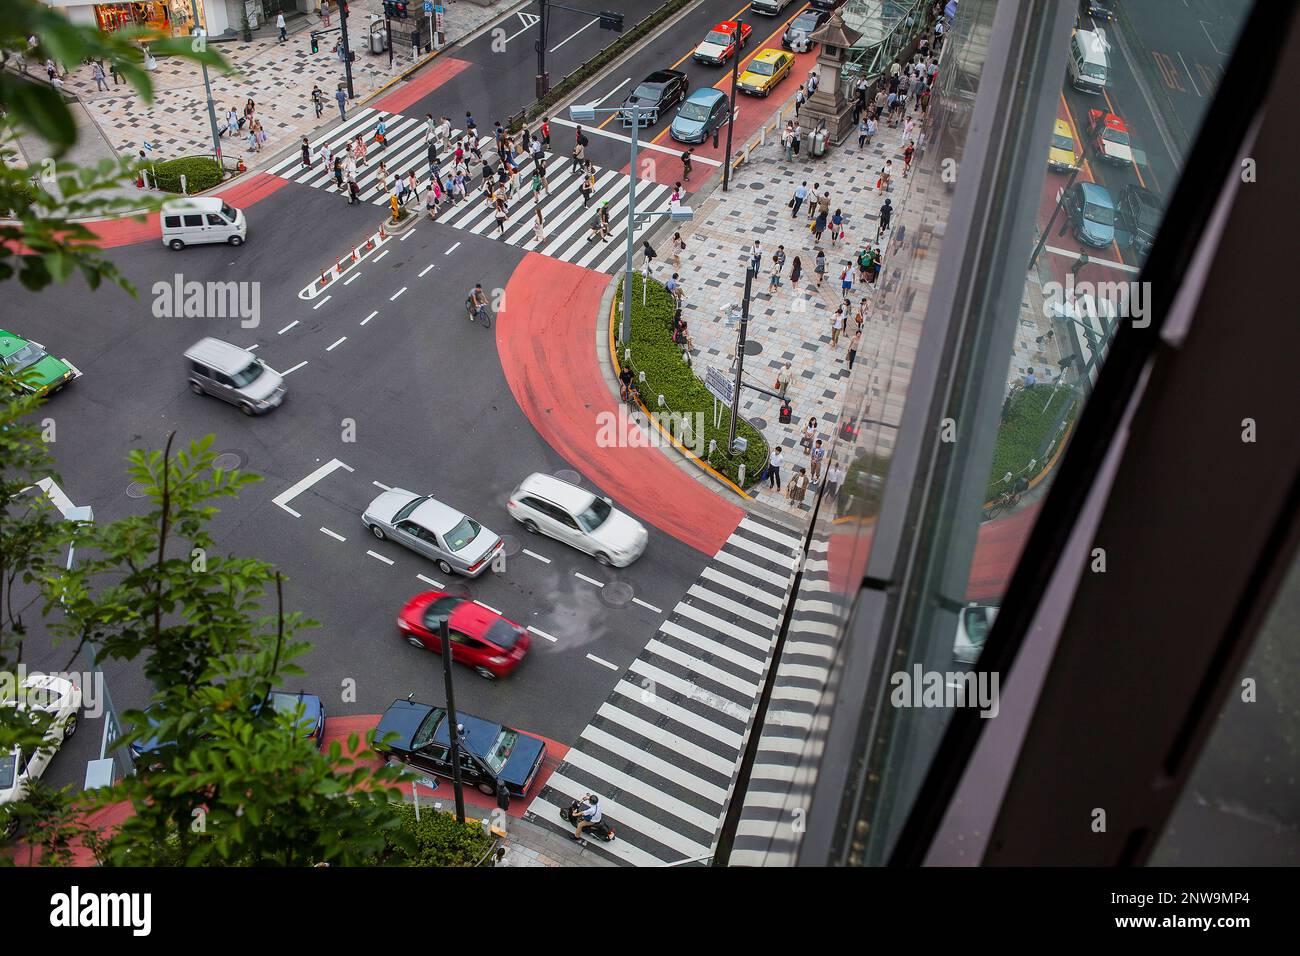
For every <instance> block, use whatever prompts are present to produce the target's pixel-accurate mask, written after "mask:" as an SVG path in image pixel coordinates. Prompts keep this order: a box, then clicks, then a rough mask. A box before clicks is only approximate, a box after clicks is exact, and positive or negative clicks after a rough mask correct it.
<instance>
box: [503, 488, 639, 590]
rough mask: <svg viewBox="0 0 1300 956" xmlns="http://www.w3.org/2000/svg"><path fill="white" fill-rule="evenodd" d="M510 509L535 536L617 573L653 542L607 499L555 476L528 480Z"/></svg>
mask: <svg viewBox="0 0 1300 956" xmlns="http://www.w3.org/2000/svg"><path fill="white" fill-rule="evenodd" d="M506 508H507V509H508V510H509V512H510V517H512V518H514V519H515V520H516V521H518V522H519V523H520V524H522V525H523V526H524V527H525V528H527V529H528V530H529V531H531V532H533V533H534V534H547V535H550V536H551V537H552V538H556V539H557V540H560V541H563V542H564V543H565V544H569V545H572V546H573V547H575V548H577V549H578V550H579V551H586V552H587V553H588V554H590V555H592V556H593V557H594V558H595V559H596V560H597V561H599V562H600V563H601V564H612V565H614V566H615V567H618V568H624V567H627V566H628V565H629V564H631V563H632V562H633V561H635V560H636V559H637V558H639V557H641V553H642V552H643V551H645V546H646V541H647V540H648V539H649V535H647V534H646V530H645V528H643V527H642V526H641V523H640V522H639V521H637V520H636V519H635V518H632V517H629V516H628V515H625V514H624V513H623V512H621V511H619V510H618V509H617V508H615V507H614V506H613V503H612V502H611V501H610V500H609V499H608V498H600V497H597V496H596V495H594V494H592V493H591V492H589V491H584V490H583V489H581V488H579V487H578V486H577V485H571V484H569V483H568V482H567V481H561V480H560V479H559V478H555V477H552V476H551V475H543V474H540V473H537V474H532V475H529V476H528V477H527V478H525V479H524V480H523V481H521V482H520V483H519V487H518V488H516V489H515V490H514V491H513V492H512V493H511V495H510V500H509V501H508V502H506Z"/></svg>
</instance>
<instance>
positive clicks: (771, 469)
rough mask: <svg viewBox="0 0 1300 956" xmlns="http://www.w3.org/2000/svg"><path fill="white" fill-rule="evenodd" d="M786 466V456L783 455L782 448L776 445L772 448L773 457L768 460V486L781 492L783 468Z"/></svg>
mask: <svg viewBox="0 0 1300 956" xmlns="http://www.w3.org/2000/svg"><path fill="white" fill-rule="evenodd" d="M784 464H785V456H784V455H782V454H781V446H780V445H776V446H774V447H773V448H772V454H771V457H769V458H768V459H767V486H768V487H769V488H775V489H776V490H777V491H780V490H781V466H782V465H784Z"/></svg>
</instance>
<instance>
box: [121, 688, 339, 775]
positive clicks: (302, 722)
mask: <svg viewBox="0 0 1300 956" xmlns="http://www.w3.org/2000/svg"><path fill="white" fill-rule="evenodd" d="M270 703H271V709H272V710H273V711H274V712H275V713H277V714H285V715H288V716H290V717H292V716H293V715H295V714H298V715H299V717H298V726H299V727H300V728H301V732H302V736H304V737H306V738H307V739H309V740H310V741H311V742H312V743H313V744H314V745H315V746H316V749H317V750H320V749H321V747H322V745H323V743H324V740H325V702H324V701H322V700H321V699H320V698H319V697H317V696H316V695H315V694H307V693H304V692H302V691H299V692H298V693H296V694H291V693H288V692H286V691H279V690H276V691H271V699H270ZM162 706H163V705H162V704H160V703H154V704H150V705H149V706H148V707H146V708H145V710H144V719H145V723H146V724H147V725H148V727H149V729H150V730H152V731H154V733H153V734H151V735H149V736H147V737H141V738H140V739H138V740H135V741H132V743H131V745H130V747H129V750H130V751H131V759H132V760H133V761H135V763H136V764H137V765H141V766H143V767H144V768H145V769H146V770H151V771H152V770H159V769H161V768H162V766H163V764H162V761H161V760H160V759H158V758H159V755H160V753H161V752H162V751H163V750H165V749H166V748H168V747H172V746H174V745H175V741H173V740H161V739H159V734H158V733H157V730H158V728H159V727H160V726H161V724H162V714H163V710H162ZM262 706H263V700H262V698H261V697H258V698H257V699H256V700H253V701H251V702H250V706H249V709H250V710H251V711H252V712H253V713H254V714H259V713H261V712H262Z"/></svg>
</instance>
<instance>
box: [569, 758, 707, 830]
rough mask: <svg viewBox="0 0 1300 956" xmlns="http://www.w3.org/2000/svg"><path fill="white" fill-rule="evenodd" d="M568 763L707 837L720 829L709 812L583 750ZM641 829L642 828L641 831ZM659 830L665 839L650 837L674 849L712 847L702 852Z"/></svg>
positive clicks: (661, 828) (663, 828)
mask: <svg viewBox="0 0 1300 956" xmlns="http://www.w3.org/2000/svg"><path fill="white" fill-rule="evenodd" d="M564 762H565V763H566V764H567V765H569V766H571V767H574V768H575V769H577V770H581V771H583V772H584V773H589V774H591V775H592V776H593V777H596V778H597V779H598V780H601V781H602V782H604V783H608V784H610V785H611V787H610V789H617V790H618V791H619V792H620V793H624V794H628V795H629V796H633V797H636V798H638V799H640V800H644V801H645V802H646V803H648V804H650V805H651V806H653V807H654V808H655V809H656V810H660V811H662V812H663V813H666V814H668V815H670V816H674V817H676V818H677V819H678V820H681V821H682V822H683V823H689V824H690V825H691V826H694V827H699V828H700V829H701V830H703V831H704V832H705V833H712V832H713V829H714V827H716V826H717V823H718V818H717V816H716V815H714V814H712V813H709V812H708V811H707V810H701V809H699V808H698V807H693V806H691V805H690V804H689V803H687V802H686V801H685V800H678V799H677V798H676V797H672V796H670V795H668V794H666V793H664V792H663V791H662V790H660V789H658V788H657V787H654V786H652V785H651V784H649V783H647V782H646V781H644V780H641V779H638V778H637V777H633V776H632V775H631V774H628V773H624V772H623V771H622V770H619V769H618V768H617V767H611V766H610V765H609V764H607V763H605V762H604V761H602V760H597V759H596V758H595V757H592V756H589V755H587V754H585V753H583V752H582V751H580V750H578V751H573V750H571V751H569V753H568V754H566V755H565V758H564ZM638 829H640V828H639V827H638ZM658 829H659V831H660V834H661V836H655V835H653V834H649V833H647V834H646V835H647V836H649V837H651V838H652V839H654V840H656V841H658V842H659V843H662V844H664V845H665V846H671V847H673V848H674V849H681V850H682V851H683V852H705V853H707V852H708V849H709V848H708V847H703V848H702V849H701V848H700V844H699V843H696V842H695V841H694V840H690V839H688V838H687V837H685V836H683V835H681V834H680V833H676V832H673V831H671V830H668V829H667V828H665V827H662V826H660V827H659V828H658ZM643 832H644V831H643ZM679 843H680V844H681V846H680V847H678V846H677V844H679Z"/></svg>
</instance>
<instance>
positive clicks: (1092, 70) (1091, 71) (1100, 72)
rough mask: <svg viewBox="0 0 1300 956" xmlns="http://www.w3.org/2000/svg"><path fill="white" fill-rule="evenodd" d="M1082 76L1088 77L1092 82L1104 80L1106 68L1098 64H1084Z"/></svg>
mask: <svg viewBox="0 0 1300 956" xmlns="http://www.w3.org/2000/svg"><path fill="white" fill-rule="evenodd" d="M1083 75H1084V76H1090V77H1092V78H1093V79H1094V80H1104V79H1106V68H1105V67H1104V66H1102V65H1101V64H1099V63H1084V64H1083Z"/></svg>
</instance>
